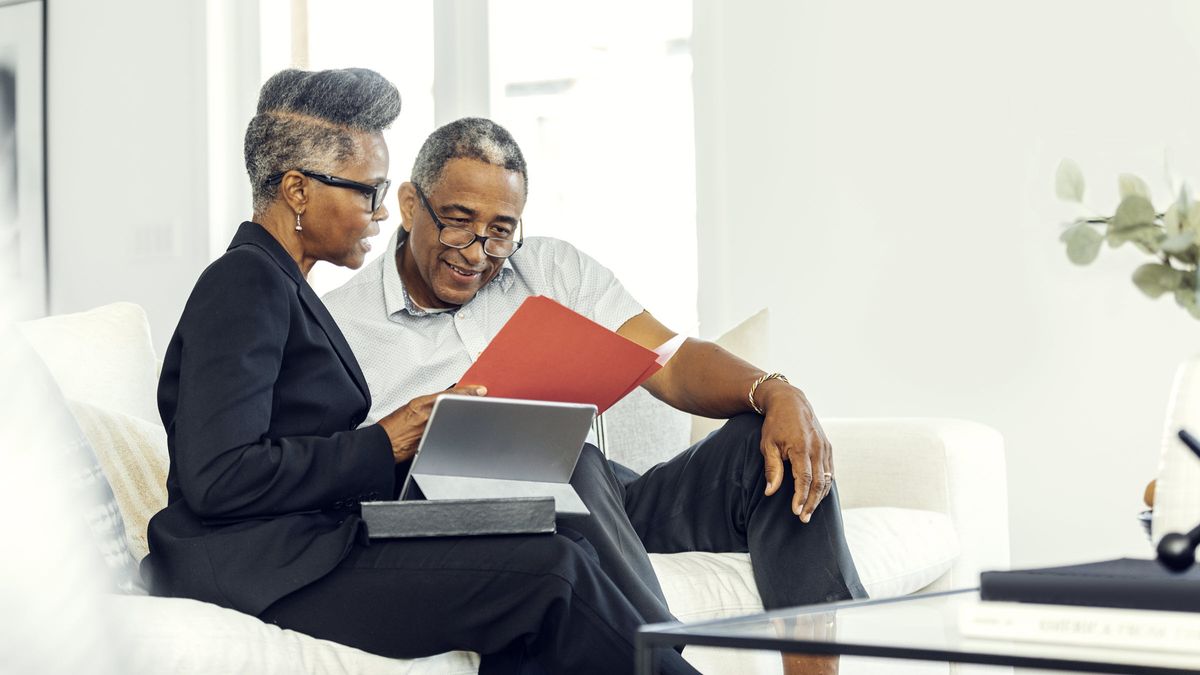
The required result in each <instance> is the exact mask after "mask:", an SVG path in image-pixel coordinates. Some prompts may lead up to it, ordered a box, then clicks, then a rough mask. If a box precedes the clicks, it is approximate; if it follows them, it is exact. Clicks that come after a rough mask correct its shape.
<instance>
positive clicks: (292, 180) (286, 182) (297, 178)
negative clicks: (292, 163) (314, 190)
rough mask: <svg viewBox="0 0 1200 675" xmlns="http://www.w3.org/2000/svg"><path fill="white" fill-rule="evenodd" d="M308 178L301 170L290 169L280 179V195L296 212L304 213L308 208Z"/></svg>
mask: <svg viewBox="0 0 1200 675" xmlns="http://www.w3.org/2000/svg"><path fill="white" fill-rule="evenodd" d="M308 188H309V182H308V178H306V177H305V176H304V174H302V173H300V172H299V171H288V172H287V173H285V174H283V179H281V180H280V181H279V195H280V196H281V197H283V200H284V201H285V202H287V204H288V206H289V207H290V208H291V209H292V211H293V212H294V213H304V211H305V209H307V208H308Z"/></svg>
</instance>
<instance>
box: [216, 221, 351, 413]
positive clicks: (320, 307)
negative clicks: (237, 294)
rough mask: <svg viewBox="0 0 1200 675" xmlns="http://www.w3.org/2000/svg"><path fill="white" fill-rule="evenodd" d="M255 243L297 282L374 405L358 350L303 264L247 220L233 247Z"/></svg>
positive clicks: (262, 229)
mask: <svg viewBox="0 0 1200 675" xmlns="http://www.w3.org/2000/svg"><path fill="white" fill-rule="evenodd" d="M244 245H251V246H257V247H258V248H260V249H262V250H263V251H265V252H266V253H267V254H268V255H270V256H271V259H272V260H274V261H275V264H277V265H279V268H280V269H282V270H283V271H284V273H286V274H287V275H288V276H289V277H291V278H292V280H293V281H295V282H296V287H297V288H298V289H299V295H300V302H302V303H304V306H305V307H307V308H308V311H309V313H310V314H312V316H313V318H314V319H316V321H317V325H319V326H320V327H321V330H323V331H325V336H326V337H328V338H329V343H330V344H331V345H333V350H334V351H335V352H337V355H338V358H339V359H341V361H342V366H343V367H344V368H345V369H346V372H348V373H350V377H351V378H352V379H353V380H354V384H355V386H357V387H358V390H359V391H361V392H362V395H363V398H364V399H366V401H367V408H368V409H369V408H370V407H371V390H370V389H368V388H367V378H366V377H364V376H363V372H362V369H361V368H359V366H358V359H356V358H354V352H353V351H352V350H351V349H350V344H349V343H348V342H346V336H344V335H342V330H341V329H340V328H338V326H337V322H336V321H334V320H333V316H332V315H331V314H330V313H329V310H328V309H326V308H325V303H323V302H321V298H319V297H317V293H316V291H314V290H313V289H312V287H311V286H309V285H308V281H306V280H305V279H304V276H303V275H302V274H300V267H299V266H298V265H297V264H296V261H295V260H293V259H292V256H290V255H288V252H287V251H286V250H284V248H283V246H282V245H281V244H280V243H279V242H278V241H276V240H275V237H272V236H271V233H270V232H267V231H266V230H265V229H264V228H263V226H262V225H259V224H258V223H251V222H244V223H242V224H241V226H240V227H239V228H238V231H237V234H235V235H234V236H233V241H231V242H230V244H229V248H230V249H233V248H237V247H238V246H244Z"/></svg>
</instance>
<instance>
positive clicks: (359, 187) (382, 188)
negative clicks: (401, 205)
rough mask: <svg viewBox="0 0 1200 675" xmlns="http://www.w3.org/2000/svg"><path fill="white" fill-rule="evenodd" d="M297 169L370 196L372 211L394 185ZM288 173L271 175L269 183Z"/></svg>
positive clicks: (321, 179)
mask: <svg viewBox="0 0 1200 675" xmlns="http://www.w3.org/2000/svg"><path fill="white" fill-rule="evenodd" d="M296 171H299V172H300V173H302V174H304V175H305V176H308V177H309V178H311V179H313V180H318V181H321V182H322V183H324V184H326V185H332V186H333V187H340V188H347V189H350V190H355V191H357V192H361V193H363V194H364V195H368V196H370V197H371V213H375V212H376V211H378V210H379V207H380V206H382V205H383V198H384V197H386V196H387V191H388V188H390V187H391V186H392V181H390V180H384V181H383V182H382V183H377V184H375V185H367V184H366V183H359V182H358V181H353V180H349V179H347V178H338V177H337V176H330V175H329V174H327V173H317V172H316V171H309V170H307V169H296ZM286 173H287V172H286V171H282V172H280V173H277V174H275V175H274V176H271V177H270V178H268V179H267V185H274V184H275V183H278V182H280V181H282V180H283V175H284V174H286Z"/></svg>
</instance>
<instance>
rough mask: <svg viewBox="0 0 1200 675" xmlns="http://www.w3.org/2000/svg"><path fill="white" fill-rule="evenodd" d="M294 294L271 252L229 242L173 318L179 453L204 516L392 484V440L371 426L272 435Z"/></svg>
mask: <svg viewBox="0 0 1200 675" xmlns="http://www.w3.org/2000/svg"><path fill="white" fill-rule="evenodd" d="M295 297H296V290H295V287H294V282H292V281H291V280H290V279H289V278H287V277H286V276H284V275H282V274H281V273H280V271H279V270H278V269H277V268H276V266H275V264H274V263H273V262H272V261H270V260H269V259H266V258H265V257H263V256H261V255H259V254H257V253H255V252H253V251H252V250H235V251H231V252H230V253H229V254H226V255H225V256H223V257H222V258H221V259H220V260H219V261H218V262H217V263H216V264H214V266H213V267H210V268H209V270H207V271H206V272H205V274H204V275H203V276H202V277H201V279H200V281H199V282H197V285H196V289H195V290H194V291H193V293H192V296H191V298H190V299H189V300H188V306H187V308H186V309H185V310H184V316H183V317H182V318H181V319H180V329H179V330H180V336H179V337H180V338H181V352H180V370H179V397H178V403H177V407H176V411H175V418H174V427H175V434H174V435H175V453H174V460H175V462H176V464H177V467H176V468H177V470H178V474H177V475H178V480H179V486H180V490H181V492H182V494H183V498H184V500H185V501H186V502H187V504H188V506H189V508H191V510H192V511H193V512H194V513H195V514H196V515H197V516H199V517H200V518H202V519H227V518H254V517H263V516H268V517H269V516H278V515H283V514H287V513H297V512H303V511H315V510H322V509H330V508H337V507H343V506H347V505H349V504H352V503H353V502H356V501H359V500H362V499H365V498H368V497H372V496H378V495H390V494H391V492H392V490H393V487H394V481H395V478H394V474H393V469H394V464H395V462H394V460H393V458H392V451H391V442H390V441H389V439H388V436H387V434H386V433H385V432H384V431H383V428H382V427H380V426H379V425H377V424H376V425H370V426H367V427H362V428H359V429H354V430H346V431H340V432H337V433H334V434H333V435H331V436H329V437H317V436H298V437H290V438H277V439H271V438H268V437H267V432H268V430H269V429H270V427H271V415H272V410H273V403H274V399H275V383H276V380H277V378H278V376H279V373H280V369H281V368H282V367H283V360H284V354H285V347H286V344H287V334H288V326H289V321H290V319H289V314H290V312H291V309H290V307H291V306H292V304H293V300H294V299H295ZM330 358H335V357H334V356H333V355H331V356H330ZM313 388H314V389H320V386H319V383H316V382H314V387H313ZM310 395H311V396H313V397H314V398H319V397H321V396H323V395H327V394H326V392H323V391H319V390H318V391H312V392H311V394H310ZM283 412H286V411H281V413H283Z"/></svg>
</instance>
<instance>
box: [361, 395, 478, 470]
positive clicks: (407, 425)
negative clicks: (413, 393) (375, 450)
mask: <svg viewBox="0 0 1200 675" xmlns="http://www.w3.org/2000/svg"><path fill="white" fill-rule="evenodd" d="M444 394H462V395H463V396H485V395H486V394H487V387H483V386H479V385H465V386H464V385H458V386H455V387H451V388H450V389H447V390H445V391H439V392H437V393H436V394H427V395H425V396H418V397H416V398H414V399H413V400H411V401H409V402H408V403H406V404H404V405H403V406H401V407H399V408H397V409H396V410H395V411H393V412H392V413H391V414H390V415H388V416H387V417H384V418H383V419H381V420H379V426H381V427H383V430H384V431H385V432H387V435H388V438H389V439H391V441H392V457H393V458H394V459H395V460H396V463H397V464H399V463H401V462H405V461H408V460H410V459H412V458H413V455H415V454H417V446H418V445H420V444H421V437H422V436H424V435H425V425H426V424H428V423H429V415H430V414H431V413H432V412H433V404H434V402H435V401H437V399H438V397H439V396H442V395H444Z"/></svg>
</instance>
